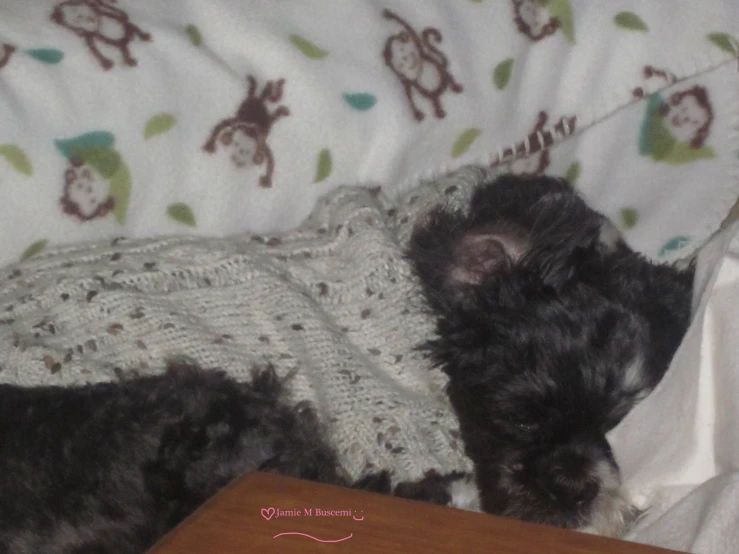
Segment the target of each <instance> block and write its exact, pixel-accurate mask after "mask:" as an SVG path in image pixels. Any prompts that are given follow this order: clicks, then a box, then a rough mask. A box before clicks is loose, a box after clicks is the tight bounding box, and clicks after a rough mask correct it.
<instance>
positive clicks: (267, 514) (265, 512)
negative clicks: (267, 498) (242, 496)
mask: <svg viewBox="0 0 739 554" xmlns="http://www.w3.org/2000/svg"><path fill="white" fill-rule="evenodd" d="M273 515H275V509H274V508H272V507H270V508H262V517H263V518H264V519H266V520H270V519H272V516H273Z"/></svg>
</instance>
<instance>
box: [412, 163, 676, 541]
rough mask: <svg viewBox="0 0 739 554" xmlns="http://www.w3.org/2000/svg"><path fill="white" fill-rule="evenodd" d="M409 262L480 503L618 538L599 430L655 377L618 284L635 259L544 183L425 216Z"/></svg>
mask: <svg viewBox="0 0 739 554" xmlns="http://www.w3.org/2000/svg"><path fill="white" fill-rule="evenodd" d="M409 257H410V259H411V262H412V263H413V264H414V266H415V269H416V272H417V274H418V276H419V278H420V280H421V283H422V286H423V291H424V295H425V297H426V300H427V301H428V305H429V306H430V308H431V310H432V312H433V313H434V315H435V316H436V317H437V332H438V334H437V337H436V338H435V339H433V340H431V341H429V342H428V343H427V344H426V345H425V348H426V349H427V350H428V351H429V353H430V355H431V356H432V358H433V360H434V361H435V362H436V363H437V364H438V365H439V366H440V367H441V368H442V369H443V370H444V371H445V372H446V373H447V375H448V376H449V384H448V394H449V397H450V399H451V401H452V404H453V405H454V407H455V410H456V411H457V414H458V417H459V420H460V426H461V429H462V434H463V439H464V442H465V447H466V449H467V452H468V454H469V456H470V458H471V459H472V460H473V462H474V463H475V468H476V475H477V481H478V487H479V489H480V494H481V501H482V506H483V509H484V510H485V511H488V512H492V513H496V514H501V515H507V516H511V517H516V518H519V519H524V520H528V521H535V522H541V523H549V524H553V525H558V526H562V527H570V528H583V527H588V526H591V527H593V528H595V530H596V531H599V532H602V533H607V534H615V533H617V532H618V531H619V530H620V529H621V528H622V526H623V523H624V518H625V517H626V516H627V515H628V513H629V506H628V503H627V502H626V501H625V499H624V498H623V496H622V495H621V492H620V480H619V472H618V467H617V465H616V462H615V460H614V457H613V454H612V452H611V449H610V447H609V444H608V442H607V440H606V433H607V432H608V431H610V430H611V429H612V428H613V427H614V426H615V425H616V424H617V423H618V422H619V421H620V420H621V419H622V418H623V417H624V416H625V415H626V414H627V413H628V411H629V410H630V409H631V408H632V407H633V406H634V405H635V403H636V402H638V401H639V400H640V399H641V398H643V397H644V396H645V395H646V394H647V393H648V392H649V391H650V390H651V388H652V387H653V386H654V385H655V384H656V381H657V380H658V379H659V376H661V374H662V373H664V369H662V368H654V367H649V366H650V364H653V358H654V357H653V356H651V355H650V351H651V349H652V345H651V343H650V340H651V335H652V325H651V322H650V317H649V315H648V314H647V311H648V310H644V309H641V304H639V302H638V300H639V299H638V298H637V299H636V300H634V299H633V298H631V297H630V296H629V295H630V294H631V293H632V292H633V291H632V288H633V287H630V286H629V284H628V280H629V279H637V278H646V277H644V275H641V274H639V273H638V272H637V274H636V276H631V277H630V276H629V275H631V273H630V272H633V271H634V264H637V265H638V266H639V267H642V265H647V266H649V265H651V264H649V262H647V261H646V260H644V259H643V258H642V257H640V256H638V255H637V254H635V253H633V252H632V251H631V250H630V249H629V248H628V247H627V246H626V245H625V243H624V242H623V241H622V240H621V238H620V235H619V234H618V232H617V231H615V228H614V227H613V226H612V224H611V223H610V222H609V221H608V220H607V219H606V218H604V217H603V216H602V215H600V214H599V213H597V212H595V211H593V210H591V209H590V208H588V206H587V205H586V204H585V203H584V202H583V201H582V199H581V198H580V197H579V196H578V195H577V194H575V193H574V192H573V191H572V190H571V189H570V187H569V186H568V185H567V184H566V183H564V182H562V181H559V180H557V179H552V178H548V177H541V178H533V179H521V178H517V177H512V176H505V177H502V178H499V179H498V180H497V181H495V182H494V183H492V184H489V185H485V186H482V187H481V188H480V189H478V190H477V191H476V193H475V194H474V195H473V197H472V199H471V202H470V208H469V210H468V211H454V210H448V209H444V208H439V209H437V210H436V211H435V212H433V213H432V214H430V216H429V217H428V218H427V219H426V220H425V221H423V222H422V223H421V224H420V225H419V226H417V227H416V229H415V231H414V234H413V237H412V239H411V244H410V248H409ZM622 268H623V269H622ZM619 272H621V273H623V274H619ZM647 273H648V272H647ZM647 277H649V275H647ZM642 289H643V287H642ZM630 291H631V292H630ZM685 293H686V301H687V303H688V304H689V295H690V288H689V286H688V287H687V289H686V290H685ZM632 296H633V295H632ZM683 331H684V329H683ZM677 341H678V342H679V337H678V339H677ZM673 353H674V350H673Z"/></svg>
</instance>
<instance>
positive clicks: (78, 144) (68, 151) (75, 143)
mask: <svg viewBox="0 0 739 554" xmlns="http://www.w3.org/2000/svg"><path fill="white" fill-rule="evenodd" d="M54 144H55V145H56V148H57V150H59V152H61V154H62V156H64V157H65V158H67V159H70V160H71V159H72V158H73V152H72V150H73V149H75V150H79V149H85V148H112V147H113V145H114V144H115V137H114V136H113V135H112V134H111V133H109V132H107V131H92V132H90V133H85V134H84V135H80V136H78V137H74V138H71V139H58V140H55V141H54Z"/></svg>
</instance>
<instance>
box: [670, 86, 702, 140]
mask: <svg viewBox="0 0 739 554" xmlns="http://www.w3.org/2000/svg"><path fill="white" fill-rule="evenodd" d="M659 115H660V117H661V118H662V124H663V125H664V126H665V128H666V129H667V130H668V131H669V132H670V134H671V135H672V136H673V137H674V138H675V139H676V140H677V141H679V142H682V143H685V144H688V145H690V147H691V148H701V147H702V146H703V144H704V143H705V142H706V138H707V137H708V133H709V130H710V127H711V123H712V122H713V109H712V108H711V103H710V101H709V100H708V93H707V92H706V89H705V88H703V87H701V86H697V85H696V86H694V87H692V88H689V89H687V90H683V91H678V92H674V93H673V94H671V95H670V97H669V98H668V99H667V102H665V103H664V104H662V106H661V107H660V109H659Z"/></svg>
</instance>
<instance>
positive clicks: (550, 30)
mask: <svg viewBox="0 0 739 554" xmlns="http://www.w3.org/2000/svg"><path fill="white" fill-rule="evenodd" d="M512 1H513V21H514V22H515V23H516V27H518V30H519V31H520V32H521V33H522V34H524V35H526V36H527V37H529V38H530V39H531V40H533V41H539V40H541V39H543V38H544V37H548V36H549V35H553V34H554V33H556V32H557V29H559V27H560V23H559V20H558V19H557V18H556V17H551V16H550V15H549V12H548V11H547V10H546V9H545V8H544V7H542V6H540V5H539V3H538V2H537V0H512Z"/></svg>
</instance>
